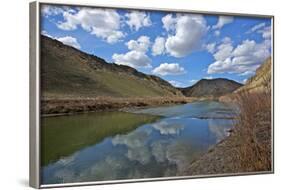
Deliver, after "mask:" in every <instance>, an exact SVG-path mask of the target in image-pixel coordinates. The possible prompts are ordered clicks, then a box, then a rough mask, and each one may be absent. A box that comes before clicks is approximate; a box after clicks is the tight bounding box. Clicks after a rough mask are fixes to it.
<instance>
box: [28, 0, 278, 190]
mask: <svg viewBox="0 0 281 190" xmlns="http://www.w3.org/2000/svg"><path fill="white" fill-rule="evenodd" d="M44 4H48V5H58V6H63V5H68V6H83V7H96V8H114V9H130V10H148V11H164V12H165V11H168V12H182V13H197V14H198V13H199V14H208V15H229V16H247V17H261V18H270V19H271V24H272V46H271V47H272V51H271V54H272V55H271V56H272V79H273V80H271V83H272V89H271V93H272V96H271V98H272V100H271V101H272V104H271V106H272V109H271V110H272V115H271V117H272V118H271V119H272V120H271V121H272V122H271V125H272V128H271V129H272V130H271V132H272V136H271V137H272V142H271V143H272V159H271V160H272V170H271V171H263V172H246V173H228V174H215V175H213V174H212V175H196V176H177V177H160V178H143V179H126V180H113V181H98V182H79V183H64V184H52V185H42V184H41V179H40V7H41V6H42V5H44ZM144 5H145V3H144ZM29 8H30V10H29V12H30V16H29V19H30V20H29V23H30V26H29V29H30V33H29V41H30V55H29V59H30V61H29V62H30V66H29V68H30V69H29V72H30V74H29V75H30V80H29V81H30V99H29V101H30V118H29V139H30V141H29V184H30V186H31V187H33V188H53V187H71V186H84V185H100V184H116V183H135V182H147V181H163V180H182V179H193V178H210V177H226V176H241V175H254V174H255V175H256V174H273V173H274V76H275V75H274V51H275V48H274V16H273V15H259V14H245V13H226V12H219V11H211V12H210V11H194V10H188V9H166V8H160V7H159V8H158V7H157V8H155V7H145V6H143V7H131V6H119V5H111V6H109V5H99V4H94V3H89V4H85V3H83V4H80V3H77V4H75V3H61V2H56V1H45V0H40V1H35V2H31V3H30V6H29Z"/></svg>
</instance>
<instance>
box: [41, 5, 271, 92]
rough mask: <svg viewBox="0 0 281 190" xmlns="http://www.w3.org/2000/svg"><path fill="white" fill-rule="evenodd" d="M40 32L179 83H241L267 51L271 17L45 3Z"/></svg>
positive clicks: (269, 51) (182, 85)
mask: <svg viewBox="0 0 281 190" xmlns="http://www.w3.org/2000/svg"><path fill="white" fill-rule="evenodd" d="M41 33H42V34H44V35H46V36H49V37H51V38H54V39H57V40H59V41H61V42H63V43H64V44H66V45H70V46H73V47H75V48H77V49H80V50H81V51H84V52H87V53H89V54H94V55H96V56H99V57H101V58H103V59H105V60H106V61H107V62H109V63H113V62H114V63H116V64H120V65H128V66H131V67H134V68H136V69H137V70H138V71H141V72H144V73H147V74H153V75H157V76H160V77H161V78H163V79H165V80H167V81H169V82H170V83H171V84H173V85H174V86H178V87H185V86H190V85H192V84H194V83H195V82H196V81H198V80H200V79H202V78H208V79H211V78H218V77H222V78H228V79H232V80H235V81H238V82H241V83H243V82H245V80H246V79H247V78H249V77H250V76H252V75H253V74H254V72H255V70H256V68H258V66H259V65H260V64H261V63H262V62H263V61H264V60H265V59H266V58H267V57H269V56H270V55H271V20H270V19H269V18H254V17H238V16H234V17H231V16H223V15H221V16H217V15H201V14H176V13H172V12H159V11H130V10H120V9H119V10H115V9H100V8H98V9H94V8H83V7H66V6H49V5H44V6H43V7H42V9H41Z"/></svg>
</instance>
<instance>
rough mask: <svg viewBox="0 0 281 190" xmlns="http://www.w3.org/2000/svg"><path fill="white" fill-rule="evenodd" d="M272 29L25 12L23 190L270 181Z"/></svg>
mask: <svg viewBox="0 0 281 190" xmlns="http://www.w3.org/2000/svg"><path fill="white" fill-rule="evenodd" d="M273 19H274V17H273V16H272V15H252V14H238V13H222V12H204V11H189V10H187V9H186V10H185V9H183V10H179V9H178V10H172V9H171V10H169V9H161V8H143V7H119V6H112V7H108V6H102V5H94V4H93V5H83V4H59V3H53V2H43V1H39V2H33V3H30V185H31V186H32V187H35V188H47V187H61V186H74V185H93V184H108V183H123V182H142V181H153V180H170V179H187V178H199V177H215V176H230V175H231V176H232V175H248V174H268V173H273V171H274V169H273V153H274V152H273V111H274V109H273V108H274V107H273V105H274V101H273V100H274V99H273V90H274V85H273V84H274V83H273V81H274V80H273V79H274V77H273V74H274V72H273V63H274V62H273V61H274V56H273V51H274V46H273V44H274V43H273V40H274V35H273V27H274V20H273Z"/></svg>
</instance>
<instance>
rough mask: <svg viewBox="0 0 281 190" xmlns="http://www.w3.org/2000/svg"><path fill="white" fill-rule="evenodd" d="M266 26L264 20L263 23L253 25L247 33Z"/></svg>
mask: <svg viewBox="0 0 281 190" xmlns="http://www.w3.org/2000/svg"><path fill="white" fill-rule="evenodd" d="M264 26H265V23H264V22H263V23H259V24H257V25H255V26H253V27H252V28H250V30H248V31H247V32H246V34H249V33H252V32H255V31H257V30H258V29H261V28H263V27H264Z"/></svg>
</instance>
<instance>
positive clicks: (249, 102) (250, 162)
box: [234, 90, 271, 171]
mask: <svg viewBox="0 0 281 190" xmlns="http://www.w3.org/2000/svg"><path fill="white" fill-rule="evenodd" d="M237 99H238V101H237V102H238V105H239V108H240V114H239V117H238V120H237V127H236V131H235V133H236V134H234V135H235V137H236V138H237V140H238V141H240V143H239V144H240V145H241V146H239V147H238V148H237V149H236V153H235V154H236V156H237V158H238V159H239V163H240V169H241V170H243V171H270V170H271V93H270V90H265V91H263V92H256V93H253V92H252V93H247V92H243V93H241V94H239V95H238V96H237Z"/></svg>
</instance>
